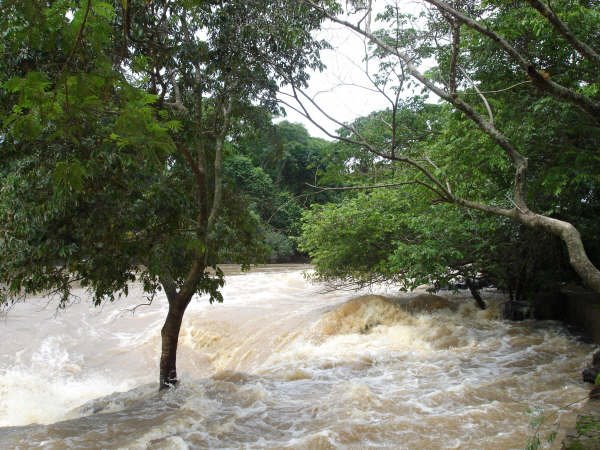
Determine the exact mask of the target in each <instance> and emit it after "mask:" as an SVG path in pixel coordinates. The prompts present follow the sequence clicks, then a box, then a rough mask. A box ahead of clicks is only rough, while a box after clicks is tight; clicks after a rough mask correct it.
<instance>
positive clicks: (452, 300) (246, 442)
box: [0, 265, 594, 449]
mask: <svg viewBox="0 0 600 450" xmlns="http://www.w3.org/2000/svg"><path fill="white" fill-rule="evenodd" d="M309 270H310V269H309V268H308V267H306V266H293V265H292V266H269V267H263V268H259V269H255V270H253V271H252V272H250V273H245V274H240V273H236V272H235V270H232V269H230V270H229V272H230V274H229V276H228V277H227V283H226V286H225V288H224V292H223V293H224V297H225V303H223V304H216V305H209V304H208V301H207V299H206V298H199V299H197V300H194V301H193V302H192V304H191V305H190V308H189V310H188V312H187V313H186V317H185V318H184V323H183V327H182V334H181V338H180V348H179V354H178V365H179V372H180V375H181V378H182V382H181V386H180V387H179V388H178V389H176V390H173V391H170V392H166V393H160V394H159V393H158V392H157V382H156V378H157V363H158V354H159V347H160V327H161V325H162V321H163V320H164V316H165V314H166V300H165V299H164V298H156V299H155V300H154V302H153V303H152V305H151V306H144V307H140V308H137V309H136V310H135V313H132V312H131V309H132V308H133V307H134V306H135V305H137V304H140V303H144V302H145V299H144V296H143V295H142V292H141V291H140V289H139V287H136V286H133V288H132V290H131V292H130V295H129V297H127V298H124V299H121V300H119V301H117V302H115V303H113V304H108V305H105V306H104V307H103V308H99V309H98V308H93V307H92V306H91V305H90V304H89V302H88V300H87V299H86V295H85V292H83V291H82V292H77V294H78V296H79V297H80V300H79V301H78V302H76V304H74V305H73V306H72V307H71V308H69V309H67V310H65V311H59V312H56V311H55V305H54V304H53V303H48V300H47V299H43V298H35V299H30V301H28V302H27V303H24V304H19V305H17V306H16V307H15V308H13V309H12V310H11V311H10V312H9V313H8V315H7V316H6V317H4V318H3V320H2V321H1V322H0V329H1V330H2V336H3V337H2V341H3V342H2V349H3V351H2V352H1V353H0V448H40V447H41V448H48V449H63V448H124V449H138V448H139V449H145V448H153V449H155V448H156V449H161V448H164V449H170V448H173V449H179V448H270V449H271V448H272V449H275V448H297V449H304V448H313V449H329V448H357V447H361V448H407V449H422V448H427V449H436V448H481V449H488V448H494V449H511V448H523V447H524V446H525V444H526V441H527V439H528V438H529V437H530V436H531V435H532V433H533V430H532V428H531V425H532V424H533V423H535V421H536V420H537V419H538V417H539V414H544V416H545V417H547V418H548V419H547V420H546V421H545V422H544V423H543V424H542V426H541V427H540V428H539V430H538V431H539V433H540V435H541V437H542V438H543V437H545V436H546V435H548V434H549V433H551V432H552V431H553V430H554V429H555V425H554V423H555V422H556V421H557V420H558V421H561V422H565V421H569V420H572V419H573V417H574V416H575V415H576V407H575V408H573V407H571V408H563V406H564V405H567V404H569V403H572V402H574V401H576V400H578V399H581V398H584V397H585V396H586V394H587V390H586V387H585V386H584V385H583V384H582V383H581V382H580V381H579V371H580V369H581V368H582V367H583V366H584V365H585V363H586V362H587V359H588V358H589V357H590V355H591V353H592V352H593V350H594V347H593V346H592V345H589V344H586V343H583V342H581V341H580V340H578V339H576V338H575V337H574V336H572V335H570V334H569V333H568V332H567V331H566V330H565V329H564V328H563V327H562V326H561V325H560V324H559V323H557V322H552V321H541V322H539V321H538V322H534V321H526V322H519V323H511V322H506V321H503V320H501V319H500V317H499V314H498V311H499V304H500V303H501V302H502V301H503V300H504V298H503V297H502V296H501V295H500V294H497V293H494V292H485V293H484V294H485V297H486V300H487V301H488V302H490V304H491V307H490V308H489V309H488V310H486V311H480V310H478V309H477V308H475V307H474V306H473V304H472V301H471V300H470V299H469V297H468V295H466V294H458V295H452V294H450V293H446V294H442V296H443V297H444V298H442V299H439V298H435V297H421V298H420V300H423V299H424V300H425V301H424V302H423V301H415V300H414V298H415V296H417V295H422V294H423V293H422V292H421V293H413V294H401V293H399V292H397V291H396V290H394V288H393V286H388V287H380V288H377V289H375V290H373V291H371V292H361V293H355V292H339V291H338V292H325V289H324V286H322V285H318V284H312V283H310V282H309V281H307V279H306V278H305V273H306V271H309ZM576 406H577V405H576Z"/></svg>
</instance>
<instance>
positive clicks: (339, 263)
mask: <svg viewBox="0 0 600 450" xmlns="http://www.w3.org/2000/svg"><path fill="white" fill-rule="evenodd" d="M355 3H356V5H357V6H358V7H359V9H360V6H361V4H359V3H358V2H355ZM428 3H432V4H433V5H435V6H437V3H436V2H435V1H431V2H428ZM362 6H363V7H364V5H362ZM455 7H458V6H456V5H455ZM401 8H402V7H401V6H399V5H398V4H394V3H391V2H390V3H389V4H388V6H386V7H385V8H384V9H383V12H382V13H381V14H380V15H379V16H378V17H377V20H376V21H375V23H374V24H372V28H373V29H376V31H374V32H373V33H372V34H371V33H370V32H369V31H366V32H364V35H365V36H366V37H368V38H371V42H372V43H373V45H372V47H371V54H370V55H369V58H370V59H371V61H372V65H376V64H379V69H378V72H377V73H375V74H371V77H370V79H371V81H372V83H373V88H374V89H375V90H378V91H380V92H381V93H382V94H383V95H385V96H386V98H387V100H388V101H389V103H390V108H388V109H387V110H384V111H379V112H373V113H371V114H370V115H369V116H367V117H363V118H360V119H357V120H356V121H354V122H353V123H351V124H348V125H347V126H344V127H343V128H342V129H340V130H339V135H340V142H339V143H338V144H336V145H335V147H334V148H333V150H332V151H333V153H334V155H335V157H336V158H337V164H333V165H331V166H330V168H329V171H328V173H327V174H325V175H324V176H323V177H322V178H321V179H320V182H321V184H323V185H329V186H338V187H339V186H346V187H347V188H348V190H346V191H343V193H344V195H343V198H341V199H339V201H338V202H336V203H331V204H328V205H324V206H317V207H314V208H313V209H312V210H311V211H310V212H309V213H307V214H305V216H304V224H303V234H302V237H301V248H302V249H304V250H305V251H306V252H308V253H309V254H310V255H311V257H312V258H313V260H314V262H315V264H316V268H317V277H318V278H319V279H322V280H326V281H330V282H333V283H342V284H354V285H365V284H369V283H372V282H374V281H382V280H393V281H395V282H400V283H401V284H404V286H405V288H407V289H410V288H413V287H415V286H416V285H419V284H424V283H427V284H431V283H434V284H438V285H444V284H446V283H447V282H448V281H451V280H453V279H455V278H456V276H457V275H462V276H464V277H466V278H473V277H475V276H485V277H486V278H487V279H488V280H489V281H491V282H493V283H494V284H495V285H497V286H499V287H502V288H505V289H507V290H509V291H510V292H511V293H512V294H514V295H515V296H516V297H518V298H522V297H527V296H530V295H531V294H532V293H533V292H535V291H537V290H539V289H540V288H555V287H557V285H558V284H560V283H562V282H566V281H573V280H576V279H577V278H576V275H575V273H574V272H573V270H572V269H571V268H570V267H569V260H568V258H567V256H566V251H565V249H564V247H563V245H562V244H561V242H560V240H559V239H558V238H557V237H555V236H552V235H549V234H547V232H546V230H544V228H543V227H539V228H535V227H533V228H531V227H529V226H526V225H524V224H522V223H518V222H514V221H511V220H510V219H509V218H507V217H506V216H503V215H502V214H501V215H490V214H486V213H484V212H482V211H484V210H486V208H487V210H492V209H493V208H503V211H511V210H514V209H516V210H517V212H522V213H523V215H525V214H526V213H528V210H519V208H520V207H521V206H520V205H521V203H522V204H523V205H526V208H530V209H531V210H533V211H537V212H539V214H540V215H544V216H545V217H551V218H556V219H559V220H561V221H566V222H569V223H572V224H574V225H575V226H576V227H577V228H578V230H579V231H580V233H581V235H582V238H583V241H584V243H585V246H586V250H587V252H588V254H589V256H590V259H591V260H592V262H594V263H595V264H596V266H598V263H600V235H598V232H597V227H596V226H594V222H595V221H596V220H597V219H595V218H597V217H598V215H599V213H600V210H598V206H599V203H598V200H599V188H600V184H599V183H600V179H599V178H598V174H600V166H599V165H598V162H599V160H598V148H599V143H600V127H599V122H598V119H599V118H598V117H597V116H595V115H594V114H593V113H590V111H591V109H590V108H587V109H586V107H582V106H581V105H582V104H583V105H584V106H585V105H587V104H588V103H590V104H594V102H599V101H600V78H598V74H599V73H600V71H599V70H598V69H599V68H600V66H599V65H598V61H596V60H594V59H593V58H589V57H586V56H585V55H582V54H580V53H579V52H578V50H576V49H575V48H574V47H573V45H572V44H571V43H570V42H568V41H567V40H566V38H565V37H564V36H563V35H561V34H560V33H559V32H558V30H557V29H556V28H555V27H553V26H552V24H551V23H550V22H549V21H548V20H547V19H546V18H545V17H543V16H542V15H541V14H540V13H539V12H538V11H536V10H535V9H533V8H532V7H531V6H530V5H529V4H528V3H527V2H525V1H523V2H511V3H506V2H478V1H472V2H471V1H469V2H463V3H461V4H460V10H459V12H458V13H456V14H454V15H453V13H451V12H448V11H444V10H442V8H441V7H432V8H431V9H428V10H425V11H424V12H423V13H422V14H421V15H420V16H419V17H413V16H411V15H410V14H406V13H405V11H403V10H402V9H401ZM552 8H553V10H554V11H555V12H556V13H557V14H558V15H559V16H560V17H561V18H562V19H563V20H564V21H565V23H566V24H567V26H570V27H571V29H572V30H575V31H576V35H577V37H578V38H579V39H581V40H582V41H583V42H587V43H588V44H591V45H592V47H596V50H595V51H596V52H597V51H598V50H599V49H598V47H597V44H598V42H600V40H599V37H600V36H599V35H598V30H599V29H600V9H598V4H597V2H596V3H594V2H570V1H560V2H553V3H552ZM360 14H361V17H362V15H363V14H364V11H360ZM460 14H463V15H465V16H467V17H470V18H473V19H474V20H475V21H477V22H478V23H481V24H483V25H484V27H487V29H490V30H493V32H495V33H497V34H498V35H500V36H501V37H503V38H504V39H506V41H507V42H508V43H509V45H512V46H514V48H515V49H516V52H518V53H519V54H520V55H524V58H526V59H527V60H528V61H531V62H532V64H533V65H535V67H538V68H540V72H539V73H536V74H535V76H539V77H541V78H542V79H543V81H542V82H537V81H536V82H534V81H535V80H536V78H535V76H532V75H531V74H530V75H529V78H528V74H527V73H523V70H522V67H519V65H518V64H517V63H518V61H515V60H513V59H511V55H510V54H507V52H505V51H504V50H505V49H504V48H502V47H501V46H499V45H498V42H497V41H496V40H494V39H490V38H489V36H486V35H485V33H484V32H482V31H481V30H477V29H474V28H473V27H471V26H467V25H466V22H465V19H463V18H461V16H460ZM396 49H399V51H400V52H401V55H400V56H398V55H399V54H398V53H397V50H396ZM423 61H427V64H428V65H429V66H430V65H431V64H432V63H433V67H430V68H429V70H428V71H427V73H426V74H425V75H424V78H423V79H422V80H419V82H417V80H418V76H417V77H414V78H409V77H408V76H407V72H411V70H412V69H410V68H409V67H408V64H409V62H410V63H412V64H414V65H418V64H420V63H421V62H423ZM413 67H414V66H413ZM542 69H543V70H542ZM540 74H541V75H540ZM411 75H413V76H414V71H413V72H411ZM417 75H418V73H417ZM532 77H533V78H532ZM548 79H550V80H552V81H553V82H556V83H559V84H560V85H561V86H563V87H565V88H566V89H568V90H570V92H571V93H573V95H572V97H573V98H574V99H576V100H573V98H571V97H570V95H571V93H568V95H567V94H564V95H562V94H561V95H562V96H557V95H554V94H553V93H552V92H551V91H549V90H544V89H549V88H547V87H546V85H545V84H544V83H545V81H546V80H548ZM426 83H430V84H429V85H427V84H426ZM417 86H426V89H424V90H423V95H425V97H424V98H418V97H414V96H413V97H412V99H409V100H403V97H404V96H405V95H406V92H409V91H410V90H411V89H415V88H416V87H417ZM435 89H439V92H440V93H442V94H444V95H446V96H447V97H444V99H445V100H446V102H447V103H446V104H442V105H439V104H433V103H432V102H433V101H434V100H435V99H434V98H433V96H431V97H427V95H429V94H431V93H432V92H435V91H434V90H435ZM436 93H437V92H436ZM438 95H440V94H438ZM481 97H485V102H487V103H488V104H489V108H488V107H487V106H486V104H485V102H484V101H482V99H481ZM580 98H583V100H581V101H580ZM455 99H458V101H457V102H455ZM461 101H463V102H466V103H467V105H468V106H467V107H466V108H462V109H461V107H460V106H461V103H460V102H461ZM586 102H587V103H586ZM463 104H464V103H463ZM596 104H597V103H596ZM469 107H470V108H472V111H473V113H466V112H468V108H469ZM488 109H489V111H488ZM463 113H464V114H463ZM475 115H479V117H481V118H482V122H484V123H489V124H490V125H491V127H493V130H492V131H491V132H489V131H486V130H485V124H484V125H483V126H481V125H480V124H479V123H478V122H477V120H478V119H474V117H475ZM489 129H490V128H489V127H488V130H489ZM494 133H496V134H495V135H494ZM486 134H487V135H486ZM494 136H500V137H499V138H495V137H494ZM490 138H491V139H490ZM503 140H504V141H503ZM501 141H502V142H510V144H509V145H511V146H512V147H513V148H517V149H518V151H519V152H520V153H521V154H522V155H523V156H524V157H525V158H527V160H528V163H529V165H528V167H529V170H528V171H527V178H526V180H525V181H522V180H524V179H523V178H521V179H520V181H519V183H521V184H519V185H518V186H519V188H521V187H523V186H524V192H523V195H521V192H517V193H515V192H516V191H514V189H515V186H516V184H515V167H516V166H515V161H517V163H518V160H511V157H510V153H509V154H508V155H507V153H506V152H504V151H502V149H500V148H499V147H500V146H499V143H500V142H501ZM382 185H383V186H385V188H379V189H374V188H367V189H363V188H364V187H368V186H382ZM361 186H362V187H363V188H361ZM521 197H523V199H522V202H521V201H520V200H521ZM457 199H459V200H457ZM462 199H467V200H468V201H469V202H470V203H469V204H474V205H476V208H474V209H470V210H469V209H458V208H457V207H456V205H464V204H465V202H462ZM515 202H517V203H515ZM478 205H484V206H483V207H482V208H479V206H478ZM488 206H489V208H488ZM478 209H481V210H478ZM515 217H516V215H515Z"/></svg>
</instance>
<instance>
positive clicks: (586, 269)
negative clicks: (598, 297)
mask: <svg viewBox="0 0 600 450" xmlns="http://www.w3.org/2000/svg"><path fill="white" fill-rule="evenodd" d="M518 219H519V220H520V221H521V222H522V223H524V224H525V225H529V226H531V227H539V228H543V229H545V230H547V231H549V232H550V233H552V234H554V235H555V236H558V237H559V238H560V239H561V240H562V241H563V242H564V244H565V246H566V247H567V253H568V255H569V263H570V264H571V267H572V268H573V269H574V270H575V272H577V275H579V277H580V278H581V281H583V283H584V284H586V285H587V286H588V287H589V288H590V289H592V290H594V291H595V292H597V293H600V270H598V268H597V267H596V266H594V264H593V263H592V261H590V259H589V257H588V255H587V253H586V252H585V247H584V246H583V241H582V240H581V234H580V233H579V231H578V230H577V228H575V227H574V226H573V225H572V224H571V223H569V222H564V221H562V220H558V219H553V218H551V217H547V216H542V215H540V214H534V213H532V212H527V213H523V214H520V215H519V217H518Z"/></svg>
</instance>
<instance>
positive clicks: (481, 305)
mask: <svg viewBox="0 0 600 450" xmlns="http://www.w3.org/2000/svg"><path fill="white" fill-rule="evenodd" d="M465 282H466V283H467V287H468V288H469V291H470V292H471V296H472V297H473V299H474V300H475V303H476V304H477V306H478V307H479V309H485V308H487V305H486V304H485V301H484V300H483V298H481V294H480V293H479V289H477V286H476V285H475V282H474V280H472V279H471V278H469V277H466V278H465Z"/></svg>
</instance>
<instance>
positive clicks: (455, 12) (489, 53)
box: [290, 0, 600, 292]
mask: <svg viewBox="0 0 600 450" xmlns="http://www.w3.org/2000/svg"><path fill="white" fill-rule="evenodd" d="M303 1H304V3H305V4H307V5H311V6H312V7H313V8H315V10H318V11H321V12H323V13H324V14H326V15H327V16H328V17H329V19H330V20H332V21H333V22H336V23H338V24H341V25H343V26H345V27H347V28H348V29H350V30H353V31H354V32H356V33H357V34H359V35H361V36H363V37H364V38H365V40H366V41H367V42H368V44H369V46H370V50H371V51H370V53H369V54H368V55H367V57H366V60H367V61H371V65H373V64H378V66H379V67H378V71H377V72H376V73H374V74H370V73H367V77H368V78H369V80H370V81H371V83H372V88H373V89H375V90H377V91H378V92H379V93H380V94H381V95H382V96H384V97H385V98H386V99H387V100H388V101H389V103H390V109H391V110H392V112H393V115H392V118H391V119H390V120H389V121H388V122H387V126H389V127H390V128H391V130H392V131H391V134H392V136H391V139H389V140H387V141H386V142H383V143H381V142H377V141H372V140H371V139H370V138H369V136H367V135H364V134H363V133H362V131H361V129H360V127H358V126H356V124H346V123H341V122H338V125H339V126H340V128H341V130H342V133H341V134H339V135H338V136H337V137H338V138H339V139H341V140H342V141H345V142H347V143H349V144H352V145H355V146H357V147H359V148H361V149H363V150H365V151H368V152H370V153H371V154H373V155H376V156H377V157H379V158H382V159H384V160H387V161H390V162H392V163H393V164H399V165H401V166H403V167H405V168H407V169H409V170H410V171H411V173H412V174H413V178H412V182H413V183H414V184H418V185H419V186H420V187H421V188H423V189H426V190H427V191H429V192H430V193H431V194H432V195H433V196H434V197H435V200H434V201H435V202H442V203H447V204H451V205H456V206H458V207H462V208H467V209H472V210H477V211H481V212H483V213H486V214H491V215H495V216H499V217H505V218H508V219H510V220H513V221H515V222H517V223H520V224H522V225H524V226H526V227H530V228H533V229H537V230H543V231H544V232H547V233H550V234H551V235H554V236H556V237H558V238H559V239H560V240H561V241H562V242H563V243H564V245H565V248H566V251H567V253H568V259H569V262H570V265H571V267H572V268H573V270H574V271H575V272H576V273H577V274H578V275H579V277H580V278H581V280H582V281H583V282H584V283H585V284H586V285H587V286H588V287H590V288H591V289H593V290H594V291H596V292H600V270H598V268H597V267H596V266H595V265H594V263H593V262H592V260H590V258H589V257H588V254H587V253H586V249H585V247H584V244H583V240H582V237H581V233H580V231H579V229H578V228H580V227H581V225H580V224H578V223H577V222H572V221H571V220H569V219H568V217H569V211H568V210H567V209H566V208H564V205H561V204H562V203H563V202H562V200H561V199H560V198H558V199H556V200H555V201H554V205H548V203H549V202H548V201H546V205H545V206H544V207H542V208H541V209H539V210H538V211H539V212H535V209H534V208H535V207H536V204H535V203H536V198H540V197H542V195H541V194H543V193H544V189H546V190H548V189H556V191H555V192H556V193H557V194H558V193H560V192H566V191H567V190H569V191H571V192H572V193H573V194H574V195H575V196H577V195H578V197H577V199H576V202H575V203H577V202H578V203H579V207H582V205H592V204H595V200H594V199H595V198H596V197H597V196H598V193H597V192H598V184H597V173H598V172H597V169H598V166H597V162H596V161H597V156H596V155H597V150H598V142H599V141H598V135H599V124H600V88H599V86H600V79H599V78H598V75H599V74H600V70H599V69H600V65H599V64H600V58H599V57H598V55H599V52H600V50H599V49H598V48H597V44H598V42H600V41H599V40H598V29H599V26H600V16H599V14H600V10H599V5H598V3H597V2H585V1H584V2H576V4H575V3H574V2H569V1H559V2H553V3H552V7H550V6H549V5H548V4H546V3H544V2H543V1H538V0H527V1H523V2H510V3H506V2H502V1H492V2H480V1H470V0H468V1H458V2H447V1H444V0H424V3H423V4H424V9H423V12H422V14H420V16H419V17H414V16H412V15H411V14H407V13H406V12H405V11H403V4H402V3H401V2H379V3H378V2H368V4H365V2H356V6H357V10H358V14H359V19H357V20H355V21H353V20H352V18H350V19H348V18H345V17H342V16H338V15H335V14H332V13H330V12H326V11H325V10H324V9H323V8H322V4H321V3H319V2H318V1H313V0H303ZM350 3H353V2H350ZM382 4H383V5H382ZM374 5H375V6H377V5H380V6H381V5H382V6H381V9H380V11H381V12H380V14H378V15H377V17H376V19H375V20H374V23H370V24H369V25H366V22H367V21H368V19H369V18H370V17H372V16H373V15H372V10H371V8H372V7H374ZM377 7H379V6H377ZM376 25H381V26H379V27H378V28H377V29H375V26H376ZM425 60H427V61H429V63H428V64H431V63H432V64H433V67H431V68H430V69H428V70H426V71H425V70H422V69H420V64H421V63H422V62H424V61H425ZM406 87H409V88H416V87H420V88H422V89H423V90H424V92H427V93H429V94H431V95H432V96H435V97H437V98H439V99H441V100H442V101H444V102H445V103H447V104H448V105H449V106H450V107H451V108H452V110H453V111H455V112H456V113H457V114H460V115H461V117H463V118H464V119H466V120H467V121H468V122H470V123H471V124H472V126H473V128H474V129H475V130H476V133H473V132H472V131H469V133H471V137H472V138H473V140H472V141H471V142H473V143H477V142H479V145H475V146H471V148H470V153H468V154H465V153H464V152H463V151H462V150H463V149H462V148H461V147H459V146H457V145H453V142H457V139H456V137H454V136H452V134H451V133H449V134H448V135H447V136H446V137H445V138H446V141H445V143H446V145H447V147H448V148H449V149H450V150H452V151H453V152H454V153H455V154H456V155H457V157H456V158H454V159H453V158H452V157H451V156H450V157H448V158H447V159H446V161H441V162H440V161H434V160H432V159H431V158H429V157H428V153H427V151H426V149H425V150H424V151H422V152H421V153H419V154H416V155H415V154H411V153H407V152H404V151H403V147H402V138H403V136H402V133H399V132H398V130H400V127H401V123H398V121H397V120H396V117H397V114H396V111H397V105H398V102H399V101H401V99H402V96H401V95H400V94H401V93H402V92H404V89H405V88H406ZM290 96H291V97H292V99H293V100H295V102H296V103H295V108H296V109H297V110H298V111H299V112H301V113H304V114H305V115H306V116H309V117H312V118H313V120H314V121H315V122H316V123H317V124H318V123H319V121H318V120H317V119H316V118H315V115H314V114H315V113H314V111H315V110H316V111H319V112H320V113H322V114H324V115H325V116H328V118H329V119H331V116H330V115H328V113H327V111H324V110H323V109H322V108H321V109H319V105H317V104H315V102H314V99H312V98H311V97H310V96H308V95H306V94H305V92H304V90H303V89H302V88H295V89H293V91H292V93H291V94H290ZM515 99H516V100H515ZM513 101H517V102H518V103H519V107H518V108H513V107H512V106H511V105H512V102H513ZM307 104H310V107H308V106H307ZM541 112H545V113H546V114H540V113H541ZM548 117H552V119H553V120H556V122H555V123H552V122H551V123H552V130H557V129H560V128H562V129H563V130H562V133H555V134H554V136H552V137H553V138H556V139H553V140H550V141H546V140H545V137H546V136H551V135H552V133H545V130H546V127H547V125H548V123H549V122H548ZM522 126H525V127H523V128H521V127H522ZM568 127H573V128H572V130H573V132H572V133H571V134H572V136H568V133H566V131H568V130H569V128H568ZM479 136H480V137H484V136H485V137H486V140H485V144H484V145H481V144H482V142H481V138H480V137H479ZM536 139H539V140H536ZM488 143H491V144H493V148H494V150H495V152H494V154H492V155H486V154H485V152H482V150H481V149H482V148H484V147H487V145H488ZM473 147H475V148H473ZM478 147H479V149H478ZM574 153H576V155H574ZM567 155H568V157H566V156H567ZM442 163H445V165H444V164H442ZM570 164H576V165H575V166H574V167H576V170H575V172H577V171H581V172H582V174H584V175H583V176H579V175H578V174H573V170H572V167H573V166H570ZM452 167H454V168H455V169H458V170H455V176H454V177H451V176H450V172H452ZM482 167H484V169H482ZM494 167H496V168H500V167H501V168H502V169H498V170H497V169H494ZM504 168H509V172H510V175H508V173H506V172H505V170H504ZM456 172H458V176H456ZM557 172H562V173H561V175H564V176H558V177H557V176H556V174H557ZM482 173H483V174H485V173H487V174H488V175H487V176H488V177H489V178H488V179H489V180H493V179H494V178H495V177H498V176H500V177H503V178H504V179H506V180H507V181H508V180H509V179H510V182H508V183H506V184H507V186H508V188H509V189H508V190H507V191H505V192H506V195H505V196H501V197H500V198H499V199H498V197H497V196H487V197H486V190H485V189H483V190H479V191H478V190H476V189H472V187H473V186H472V184H471V183H469V180H470V178H471V177H472V176H473V175H475V176H480V175H481V174H482ZM569 174H571V175H569ZM509 177H510V178H509ZM484 178H485V176H484ZM532 180H534V182H533V183H531V181H532ZM535 180H537V181H535ZM484 181H485V180H484ZM531 185H533V186H534V187H535V189H540V190H541V191H540V190H538V191H536V190H534V189H528V188H530V187H531ZM586 186H587V188H586ZM576 192H578V194H577V193H576ZM550 203H551V202H550ZM532 205H533V206H532ZM540 206H541V204H540ZM571 206H573V202H571ZM572 209H573V208H572ZM574 219H575V220H576V219H577V218H576V217H575V218H574Z"/></svg>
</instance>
